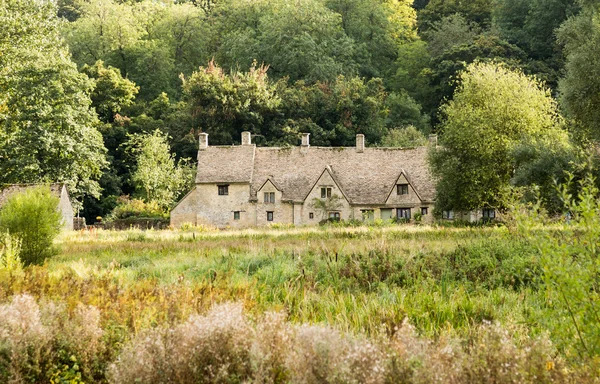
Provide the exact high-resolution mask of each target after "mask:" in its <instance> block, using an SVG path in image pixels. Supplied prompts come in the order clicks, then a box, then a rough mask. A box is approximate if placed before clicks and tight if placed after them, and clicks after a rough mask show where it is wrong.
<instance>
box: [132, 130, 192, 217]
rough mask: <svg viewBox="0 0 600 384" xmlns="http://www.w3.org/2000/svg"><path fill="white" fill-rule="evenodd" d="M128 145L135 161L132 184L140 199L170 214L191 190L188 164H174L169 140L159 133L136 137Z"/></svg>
mask: <svg viewBox="0 0 600 384" xmlns="http://www.w3.org/2000/svg"><path fill="white" fill-rule="evenodd" d="M128 145H129V147H130V149H131V151H132V152H133V154H134V155H135V157H136V167H135V171H134V172H133V174H132V180H133V182H134V183H135V185H136V189H137V190H138V192H139V193H140V196H142V197H143V198H144V199H145V200H146V202H148V203H156V204H158V206H160V207H161V208H162V209H164V210H165V211H168V210H169V209H170V208H171V207H172V206H173V204H174V203H175V202H176V199H177V198H178V197H179V196H180V195H181V194H182V192H183V191H184V190H186V189H187V187H189V186H190V183H191V179H192V175H191V172H190V167H189V166H187V165H186V160H180V161H179V162H178V163H176V162H175V158H174V156H173V155H172V154H171V153H170V148H169V144H168V143H167V138H166V137H165V136H164V134H163V133H161V132H160V131H159V130H156V131H154V133H152V134H150V135H137V136H133V137H132V138H131V140H130V141H129V143H128Z"/></svg>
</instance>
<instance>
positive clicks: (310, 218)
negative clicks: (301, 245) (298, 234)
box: [308, 212, 315, 220]
mask: <svg viewBox="0 0 600 384" xmlns="http://www.w3.org/2000/svg"><path fill="white" fill-rule="evenodd" d="M314 218H315V214H314V213H312V212H309V213H308V219H309V220H313V219H314Z"/></svg>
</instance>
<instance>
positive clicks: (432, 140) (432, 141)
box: [429, 135, 437, 147]
mask: <svg viewBox="0 0 600 384" xmlns="http://www.w3.org/2000/svg"><path fill="white" fill-rule="evenodd" d="M429 145H430V146H432V147H437V135H429Z"/></svg>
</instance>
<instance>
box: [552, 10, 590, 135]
mask: <svg viewBox="0 0 600 384" xmlns="http://www.w3.org/2000/svg"><path fill="white" fill-rule="evenodd" d="M558 38H559V42H560V43H561V44H562V45H563V46H564V53H565V56H566V64H565V77H564V78H562V79H561V80H560V82H559V91H560V101H561V105H562V106H563V108H564V110H565V112H566V113H567V116H568V117H570V118H572V119H573V120H574V121H575V123H576V125H577V126H578V131H579V134H580V135H581V136H584V137H590V138H593V139H595V140H598V139H599V138H600V56H599V55H598V51H599V49H600V11H599V10H598V5H590V6H587V7H586V8H585V9H584V10H583V11H582V13H581V14H580V15H579V16H577V17H574V18H571V19H569V20H568V21H566V22H565V23H564V24H563V25H562V26H561V27H560V30H559V31H558Z"/></svg>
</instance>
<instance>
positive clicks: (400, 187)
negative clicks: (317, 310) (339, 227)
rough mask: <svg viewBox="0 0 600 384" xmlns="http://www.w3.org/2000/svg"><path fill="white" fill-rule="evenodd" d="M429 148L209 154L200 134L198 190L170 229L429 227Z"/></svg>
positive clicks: (244, 148) (244, 149)
mask: <svg viewBox="0 0 600 384" xmlns="http://www.w3.org/2000/svg"><path fill="white" fill-rule="evenodd" d="M427 151H428V148H427V147H418V148H412V149H401V148H368V147H365V138H364V135H357V136H356V146H355V147H344V148H334V147H311V146H310V143H309V134H308V133H305V134H303V136H302V145H301V146H298V147H282V148H277V147H257V146H256V145H254V144H252V143H251V135H250V132H243V133H242V144H241V145H236V146H210V145H209V144H208V134H206V133H202V134H200V147H199V151H198V173H197V176H196V186H195V187H194V189H192V190H191V191H190V192H189V193H188V194H187V195H186V196H185V197H184V198H183V199H182V200H181V201H180V202H179V203H178V204H177V206H175V208H173V210H172V212H171V225H173V226H180V225H182V224H184V223H190V224H194V225H201V224H205V225H214V226H218V227H232V228H236V227H251V226H262V225H269V224H273V223H281V224H295V225H310V224H317V223H319V222H320V221H321V220H324V219H328V218H333V219H340V220H349V219H355V220H364V221H372V220H375V219H383V220H391V219H393V218H399V219H408V220H411V219H414V218H415V216H421V218H422V221H423V222H431V221H432V220H433V219H432V213H433V212H432V211H433V204H434V201H433V200H434V196H435V185H434V182H433V180H432V178H431V175H430V173H429V169H428V165H427Z"/></svg>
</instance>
